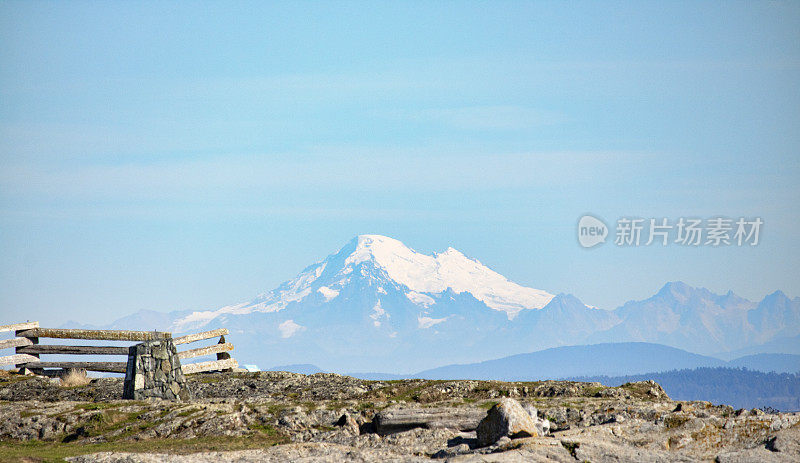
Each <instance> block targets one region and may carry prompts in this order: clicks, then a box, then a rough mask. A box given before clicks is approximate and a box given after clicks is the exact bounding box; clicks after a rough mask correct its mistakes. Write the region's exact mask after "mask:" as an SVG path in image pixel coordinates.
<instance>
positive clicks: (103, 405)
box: [75, 402, 128, 411]
mask: <svg viewBox="0 0 800 463" xmlns="http://www.w3.org/2000/svg"><path fill="white" fill-rule="evenodd" d="M123 405H128V404H121V403H111V402H94V403H85V404H77V405H75V410H86V411H89V410H106V409H109V408H119V407H121V406H123Z"/></svg>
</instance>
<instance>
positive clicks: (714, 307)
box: [69, 235, 800, 374]
mask: <svg viewBox="0 0 800 463" xmlns="http://www.w3.org/2000/svg"><path fill="white" fill-rule="evenodd" d="M69 326H78V324H76V323H71V324H69ZM217 327H227V328H228V329H229V330H230V331H231V335H230V340H231V341H232V342H233V343H234V345H235V346H236V352H235V355H236V357H237V359H239V361H240V363H242V364H258V365H261V366H264V365H285V364H293V363H297V364H300V363H313V364H317V365H321V366H322V367H323V368H325V369H329V370H334V371H388V372H413V371H422V370H426V369H430V368H432V367H437V366H440V365H443V364H452V363H470V362H476V361H482V360H488V359H494V358H500V357H505V356H508V355H511V354H516V353H519V352H532V351H537V350H541V349H546V348H551V347H558V346H571V345H580V344H596V343H622V342H647V343H657V344H663V345H666V346H672V347H675V348H679V349H684V350H686V351H690V352H696V353H699V354H704V355H711V354H714V355H717V356H722V355H724V354H725V353H726V352H741V355H747V354H756V353H764V352H768V353H774V352H786V353H793V352H795V351H794V350H792V349H795V350H796V349H797V345H796V343H795V344H794V345H792V344H791V342H786V341H781V340H787V339H788V340H791V339H793V338H796V337H797V336H799V335H800V298H794V299H790V298H788V297H787V296H786V295H785V294H783V293H782V292H780V291H776V292H774V293H772V294H770V295H768V296H767V297H765V298H764V299H763V300H761V301H760V302H757V303H756V302H752V301H748V300H746V299H743V298H740V297H738V296H736V295H735V294H733V293H732V292H728V293H727V294H724V295H719V294H714V293H712V292H710V291H708V290H706V289H703V288H694V287H691V286H689V285H687V284H685V283H682V282H673V283H667V284H666V285H664V287H663V288H661V290H660V291H658V293H657V294H655V295H654V296H652V297H650V298H648V299H645V300H642V301H631V302H628V303H626V304H624V305H623V306H622V307H619V308H617V309H615V310H600V309H597V308H593V307H590V306H587V305H585V304H584V303H583V302H581V301H580V300H578V299H577V298H576V297H574V296H572V295H569V294H558V295H553V294H551V293H549V292H547V291H544V290H540V289H534V288H528V287H525V286H521V285H518V284H516V283H514V282H511V281H509V280H508V279H506V278H505V277H503V276H502V275H500V274H499V273H497V272H495V271H493V270H491V269H489V268H487V267H486V266H484V265H483V264H481V263H480V262H479V261H478V260H476V259H472V258H469V257H467V256H465V255H464V254H462V253H461V252H459V251H457V250H455V249H453V248H449V249H447V250H445V251H444V252H441V253H434V254H432V255H426V254H422V253H419V252H416V251H414V250H413V249H411V248H409V247H407V246H405V245H404V244H403V243H401V242H400V241H397V240H395V239H392V238H388V237H385V236H380V235H361V236H358V237H356V238H354V239H353V240H352V241H350V242H349V243H347V244H346V245H345V246H344V247H343V248H342V249H341V250H339V251H338V252H337V253H335V254H332V255H330V256H328V257H327V258H326V259H324V260H322V261H320V262H318V263H316V264H313V265H311V266H309V267H307V268H306V269H305V270H303V271H302V272H301V273H300V274H299V275H298V276H297V277H295V278H294V279H292V280H289V281H287V282H285V283H283V284H281V285H280V286H279V287H278V288H276V289H274V290H272V291H269V292H267V293H264V294H262V295H260V296H258V297H256V298H255V299H253V300H251V301H248V302H244V303H240V304H235V305H230V306H225V307H222V308H219V309H215V310H208V311H194V312H190V311H181V312H171V313H159V312H153V311H141V312H137V313H135V314H132V315H130V316H127V317H124V318H122V319H120V320H117V321H116V322H114V323H113V324H111V325H109V326H106V328H125V329H148V330H151V329H160V330H169V331H172V332H173V333H176V334H179V333H186V332H191V331H198V330H203V329H212V328H217ZM781 346H782V347H781ZM773 349H779V350H773ZM620 355H621V354H620ZM727 358H732V357H727ZM644 360H647V359H646V358H643V361H644ZM709 361H710V360H709ZM650 362H651V364H652V365H656V364H657V362H658V358H655V357H653V358H650ZM709 366H713V365H711V364H709ZM655 369H656V368H650V369H649V370H650V371H653V370H655ZM606 373H609V372H606ZM576 374H592V373H589V372H586V371H583V372H576Z"/></svg>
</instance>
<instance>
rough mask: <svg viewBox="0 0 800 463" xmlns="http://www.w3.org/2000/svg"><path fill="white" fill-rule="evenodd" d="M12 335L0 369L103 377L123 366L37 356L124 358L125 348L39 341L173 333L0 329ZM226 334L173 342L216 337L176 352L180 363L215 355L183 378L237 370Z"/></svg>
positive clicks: (3, 343)
mask: <svg viewBox="0 0 800 463" xmlns="http://www.w3.org/2000/svg"><path fill="white" fill-rule="evenodd" d="M8 331H14V333H15V336H16V337H14V338H11V339H4V340H0V350H2V349H10V348H14V349H15V353H14V354H13V355H7V356H4V357H0V366H3V365H16V366H17V367H19V368H27V369H29V370H32V371H36V372H41V373H49V372H50V370H51V369H55V370H62V371H66V370H71V369H81V370H86V371H99V372H106V373H125V367H126V362H60V361H59V362H45V361H42V360H41V359H40V358H39V356H40V355H117V356H127V355H128V349H129V348H128V347H127V346H73V345H58V344H52V345H43V344H39V340H40V338H51V339H84V340H92V341H138V342H141V341H151V340H157V339H170V338H172V333H169V332H165V331H131V330H81V329H63V328H56V329H54V328H40V327H39V322H25V323H17V324H13V325H3V326H0V333H3V332H8ZM226 334H228V330H227V329H226V328H220V329H216V330H211V331H204V332H202V333H193V334H188V335H185V336H180V337H177V338H174V339H173V343H174V344H175V345H183V344H190V343H193V342H197V341H203V340H207V339H212V338H216V337H219V341H218V342H217V344H212V345H210V346H205V347H199V348H195V349H188V350H185V351H179V352H178V357H179V358H180V359H181V360H184V359H193V358H196V357H202V356H207V355H216V356H217V359H216V360H212V361H204V362H196V363H186V364H183V362H181V363H182V368H181V369H182V370H183V372H184V374H192V373H200V372H204V371H221V370H231V369H233V368H236V367H238V366H239V364H238V363H237V362H236V360H235V359H233V358H231V356H230V354H229V352H230V351H232V350H233V344H231V343H229V342H227V341H225V335H226Z"/></svg>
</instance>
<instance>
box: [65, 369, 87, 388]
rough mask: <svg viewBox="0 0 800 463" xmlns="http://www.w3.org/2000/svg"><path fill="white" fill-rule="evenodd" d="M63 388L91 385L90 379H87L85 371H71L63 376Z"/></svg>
mask: <svg viewBox="0 0 800 463" xmlns="http://www.w3.org/2000/svg"><path fill="white" fill-rule="evenodd" d="M60 379H61V387H79V386H86V385H87V384H89V381H90V380H89V378H87V377H86V371H85V370H69V371H68V372H67V373H66V374H65V375H63V376H61V378H60Z"/></svg>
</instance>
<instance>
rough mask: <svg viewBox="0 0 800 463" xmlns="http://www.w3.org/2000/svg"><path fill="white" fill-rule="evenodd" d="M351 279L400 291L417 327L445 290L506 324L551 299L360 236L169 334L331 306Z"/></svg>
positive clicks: (474, 266) (480, 270) (478, 268)
mask: <svg viewBox="0 0 800 463" xmlns="http://www.w3.org/2000/svg"><path fill="white" fill-rule="evenodd" d="M356 280H363V281H364V282H365V283H367V285H368V286H374V287H375V288H376V291H377V292H378V294H381V293H383V294H387V293H386V291H387V289H388V288H389V287H394V288H396V289H397V290H399V291H402V292H403V293H404V295H405V297H406V298H407V299H408V300H409V301H411V302H412V303H413V304H415V305H416V306H417V307H418V308H419V320H420V321H419V324H420V327H423V328H427V327H430V326H433V325H435V324H437V323H441V322H442V321H443V320H442V319H433V318H430V317H427V316H426V315H428V314H429V312H430V311H429V310H428V309H429V307H430V306H432V305H435V304H436V298H438V297H440V296H441V295H442V294H443V293H444V292H445V291H448V290H450V291H452V292H454V293H457V294H458V293H468V294H470V295H471V296H472V297H474V298H475V299H477V300H479V301H481V302H482V303H484V304H485V305H486V306H487V307H488V308H490V309H493V310H497V311H500V312H503V313H505V314H506V316H507V317H508V318H509V319H513V318H514V317H516V316H517V315H518V314H519V313H520V312H521V311H524V310H530V309H541V308H542V307H544V306H545V305H546V304H547V303H548V302H550V300H551V299H552V298H553V295H552V294H549V293H547V292H545V291H542V290H539V289H533V288H526V287H524V286H520V285H518V284H516V283H513V282H511V281H509V280H507V279H506V278H505V277H504V276H502V275H500V274H499V273H497V272H495V271H493V270H491V269H489V268H488V267H486V266H484V265H483V264H481V263H480V262H478V261H477V260H475V259H470V258H468V257H466V256H465V255H464V254H462V253H461V252H459V251H457V250H455V249H453V248H448V249H447V250H446V251H444V252H442V253H434V254H433V255H427V254H422V253H419V252H416V251H414V250H413V249H411V248H409V247H407V246H406V245H404V244H403V243H401V242H400V241H398V240H395V239H392V238H389V237H386V236H381V235H361V236H358V237H356V238H354V239H353V240H352V241H350V242H349V243H348V244H347V245H346V246H345V247H343V248H342V249H341V250H340V251H339V252H338V253H336V254H333V255H331V256H329V257H328V258H327V259H325V260H323V261H322V262H318V263H316V264H314V265H312V266H310V267H308V268H306V269H305V270H303V271H302V272H301V273H300V275H298V276H297V277H296V278H294V279H293V280H290V281H287V282H285V283H283V284H282V285H281V286H279V287H278V288H277V289H275V290H273V291H270V292H268V293H265V294H262V295H260V296H258V297H257V298H255V299H254V300H252V301H250V302H246V303H241V304H237V305H232V306H227V307H223V308H221V309H218V310H214V311H205V312H194V313H192V314H190V315H189V316H186V317H184V318H181V319H179V320H177V321H176V322H175V325H174V326H173V329H175V330H176V331H185V330H187V329H197V328H200V327H202V326H205V325H207V324H208V323H209V322H211V321H212V320H215V319H218V318H219V317H221V316H224V315H243V314H249V313H255V312H262V313H270V312H279V311H281V310H284V309H286V308H287V307H289V306H290V305H291V304H295V303H301V302H304V301H307V302H325V303H327V302H331V301H332V300H334V299H336V298H337V297H339V294H340V292H341V291H342V290H343V289H344V288H345V287H347V286H349V285H352V284H353V282H354V281H356ZM376 304H377V305H376V306H375V307H374V311H375V314H374V315H375V317H374V321H373V324H374V325H375V326H379V325H380V323H381V321H380V320H379V319H380V318H381V317H384V316H386V312H385V310H384V309H383V308H382V306H381V302H380V297H379V298H378V300H377V301H376Z"/></svg>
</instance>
